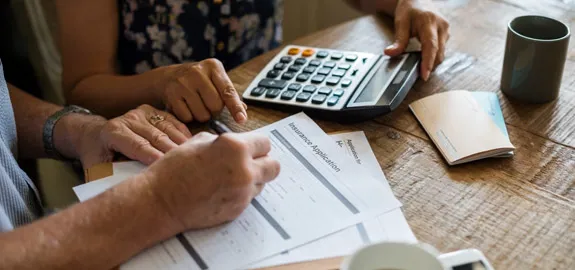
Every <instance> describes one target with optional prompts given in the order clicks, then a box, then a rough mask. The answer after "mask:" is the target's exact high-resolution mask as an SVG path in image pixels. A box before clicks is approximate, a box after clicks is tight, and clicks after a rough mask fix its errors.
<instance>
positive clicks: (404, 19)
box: [384, 14, 411, 56]
mask: <svg viewBox="0 0 575 270" xmlns="http://www.w3.org/2000/svg"><path fill="white" fill-rule="evenodd" d="M410 37H411V20H410V18H409V16H408V14H399V15H398V16H397V17H396V18H395V42H394V43H393V44H391V45H390V46H388V47H387V48H385V51H384V52H385V54H387V55H389V56H398V55H400V54H402V53H403V52H404V51H405V48H406V47H407V44H409V38H410Z"/></svg>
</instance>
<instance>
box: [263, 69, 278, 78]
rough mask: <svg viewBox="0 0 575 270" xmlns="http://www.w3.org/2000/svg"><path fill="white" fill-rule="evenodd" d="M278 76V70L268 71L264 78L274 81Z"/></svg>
mask: <svg viewBox="0 0 575 270" xmlns="http://www.w3.org/2000/svg"><path fill="white" fill-rule="evenodd" d="M280 74H281V71H279V70H270V71H268V75H267V76H266V77H268V78H272V79H274V78H277V77H278V76H279V75H280Z"/></svg>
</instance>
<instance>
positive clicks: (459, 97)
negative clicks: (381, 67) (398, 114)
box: [409, 90, 515, 165]
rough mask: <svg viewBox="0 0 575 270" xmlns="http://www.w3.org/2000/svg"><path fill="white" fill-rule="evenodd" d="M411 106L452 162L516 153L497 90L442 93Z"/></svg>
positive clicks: (443, 153) (457, 162) (445, 155)
mask: <svg viewBox="0 0 575 270" xmlns="http://www.w3.org/2000/svg"><path fill="white" fill-rule="evenodd" d="M409 108H410V109H411V111H412V112H413V114H414V115H415V117H416V118H417V120H418V121H419V123H421V125H422V126H423V128H424V129H425V131H426V132H427V134H428V135H429V137H431V140H432V141H433V142H434V143H435V145H436V146H437V148H439V151H440V152H441V154H442V155H443V157H444V158H445V159H446V160H447V163H449V165H456V164H461V163H465V162H470V161H474V160H478V159H483V158H488V157H507V156H512V155H513V152H512V151H513V150H514V149H515V147H513V145H512V144H511V142H510V141H509V135H508V134H507V129H506V127H505V121H504V120H503V114H502V113H501V107H500V106H499V100H498V99H497V95H496V94H495V93H491V92H469V91H464V90H457V91H448V92H442V93H439V94H435V95H432V96H429V97H426V98H423V99H420V100H417V101H415V102H413V103H411V104H410V105H409Z"/></svg>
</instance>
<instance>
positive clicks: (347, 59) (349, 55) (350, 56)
mask: <svg viewBox="0 0 575 270" xmlns="http://www.w3.org/2000/svg"><path fill="white" fill-rule="evenodd" d="M345 60H346V61H350V62H353V61H355V60H357V55H355V54H348V55H346V56H345Z"/></svg>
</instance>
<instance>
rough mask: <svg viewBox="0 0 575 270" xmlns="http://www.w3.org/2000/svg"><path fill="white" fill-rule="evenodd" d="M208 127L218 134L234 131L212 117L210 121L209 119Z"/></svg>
mask: <svg viewBox="0 0 575 270" xmlns="http://www.w3.org/2000/svg"><path fill="white" fill-rule="evenodd" d="M208 127H209V128H210V129H211V130H213V131H215V132H216V133H217V134H218V135H221V134H223V133H227V132H233V131H232V130H231V129H230V128H229V127H228V126H226V125H225V124H224V123H222V122H220V121H218V120H215V119H211V120H210V121H208Z"/></svg>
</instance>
